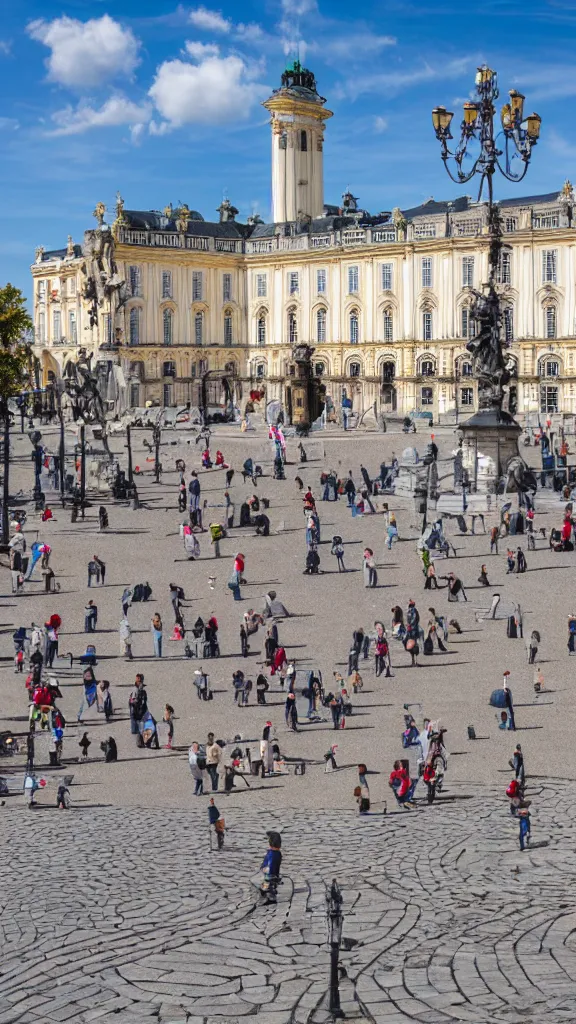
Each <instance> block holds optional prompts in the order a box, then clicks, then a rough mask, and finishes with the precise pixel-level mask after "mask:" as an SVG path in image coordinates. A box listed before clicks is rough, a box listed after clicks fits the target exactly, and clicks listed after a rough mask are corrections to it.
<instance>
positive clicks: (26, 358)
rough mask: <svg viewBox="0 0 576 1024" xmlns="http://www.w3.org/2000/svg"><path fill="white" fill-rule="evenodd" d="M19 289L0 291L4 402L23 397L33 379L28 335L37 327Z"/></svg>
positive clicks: (0, 397)
mask: <svg viewBox="0 0 576 1024" xmlns="http://www.w3.org/2000/svg"><path fill="white" fill-rule="evenodd" d="M25 303H26V299H25V298H24V296H23V295H22V292H21V291H20V289H19V288H15V287H14V285H11V284H7V285H5V286H4V288H0V400H1V401H2V403H3V404H4V403H5V402H6V401H7V399H8V398H10V397H11V396H13V395H17V394H19V392H20V391H21V390H22V388H23V387H25V386H26V383H27V380H28V376H29V372H28V370H29V362H30V349H29V347H28V346H27V345H26V344H25V342H24V333H25V331H29V330H31V329H32V327H33V323H32V320H31V318H30V316H29V314H28V311H27V309H26V305H25Z"/></svg>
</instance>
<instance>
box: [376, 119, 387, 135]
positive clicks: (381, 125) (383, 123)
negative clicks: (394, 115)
mask: <svg viewBox="0 0 576 1024" xmlns="http://www.w3.org/2000/svg"><path fill="white" fill-rule="evenodd" d="M387 128H388V118H387V117H380V116H378V117H375V118H374V131H375V132H376V135H381V134H382V132H385V131H386V129H387Z"/></svg>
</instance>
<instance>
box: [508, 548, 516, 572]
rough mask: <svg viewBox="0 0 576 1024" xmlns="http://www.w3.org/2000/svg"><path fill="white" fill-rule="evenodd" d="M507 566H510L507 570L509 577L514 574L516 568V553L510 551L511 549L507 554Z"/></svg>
mask: <svg viewBox="0 0 576 1024" xmlns="http://www.w3.org/2000/svg"><path fill="white" fill-rule="evenodd" d="M506 565H507V566H508V568H507V569H506V575H507V576H508V574H509V573H511V572H514V568H515V561H514V552H513V551H510V549H508V551H507V552H506Z"/></svg>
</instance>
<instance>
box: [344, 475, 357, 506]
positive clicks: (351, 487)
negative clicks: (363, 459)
mask: <svg viewBox="0 0 576 1024" xmlns="http://www.w3.org/2000/svg"><path fill="white" fill-rule="evenodd" d="M344 494H345V495H346V497H347V499H348V505H349V506H350V505H353V504H354V498H355V497H356V485H355V483H354V481H353V479H352V470H350V471H349V473H348V479H347V480H346V483H345V484H344Z"/></svg>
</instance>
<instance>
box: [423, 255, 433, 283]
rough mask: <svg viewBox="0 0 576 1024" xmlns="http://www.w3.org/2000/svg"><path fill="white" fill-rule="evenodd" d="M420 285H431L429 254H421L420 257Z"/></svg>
mask: <svg viewBox="0 0 576 1024" xmlns="http://www.w3.org/2000/svg"><path fill="white" fill-rule="evenodd" d="M422 287H423V288H431V287H432V257H431V256H423V257H422Z"/></svg>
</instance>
